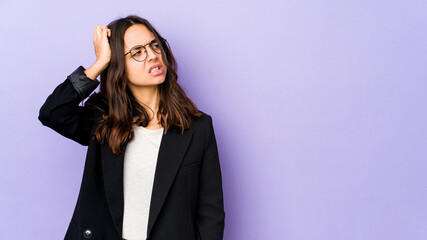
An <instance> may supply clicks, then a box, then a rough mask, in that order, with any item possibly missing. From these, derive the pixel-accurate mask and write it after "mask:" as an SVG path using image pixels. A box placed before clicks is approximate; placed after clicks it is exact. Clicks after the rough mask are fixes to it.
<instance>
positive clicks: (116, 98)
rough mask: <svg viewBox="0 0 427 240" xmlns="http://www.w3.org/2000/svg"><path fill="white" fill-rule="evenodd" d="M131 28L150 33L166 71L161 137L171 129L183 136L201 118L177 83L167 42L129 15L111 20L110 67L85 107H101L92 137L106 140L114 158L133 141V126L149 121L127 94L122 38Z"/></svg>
mask: <svg viewBox="0 0 427 240" xmlns="http://www.w3.org/2000/svg"><path fill="white" fill-rule="evenodd" d="M134 24H143V25H145V26H146V27H147V28H148V30H150V31H151V32H152V33H153V35H154V36H155V38H156V40H157V42H158V43H160V47H161V50H162V59H163V62H164V64H165V65H166V67H167V74H166V78H165V81H164V82H163V83H161V84H159V95H160V102H159V112H158V115H159V116H160V124H161V125H162V127H164V129H165V131H164V134H166V133H167V131H168V130H170V129H171V128H173V127H177V129H178V130H180V131H181V133H183V132H184V130H185V129H188V128H190V126H191V123H192V120H193V118H195V117H200V116H201V115H202V114H201V112H199V110H198V109H197V107H196V105H195V104H194V103H193V101H191V99H189V98H188V97H187V96H186V94H185V92H184V90H183V89H182V87H181V86H180V85H179V84H178V82H177V81H178V75H177V63H176V61H175V58H174V56H173V54H172V51H171V49H170V46H169V43H168V42H167V41H166V39H164V38H163V37H162V36H160V34H159V33H158V32H157V31H156V30H155V29H154V27H153V26H152V25H151V24H150V23H149V22H148V20H146V19H144V18H141V17H139V16H136V15H129V16H127V17H125V18H120V19H117V20H114V21H113V22H111V23H110V24H108V26H107V27H108V28H109V29H110V30H111V37H110V38H109V43H110V48H111V60H110V63H109V65H108V67H107V68H106V69H105V70H104V71H103V72H102V73H101V83H100V91H99V92H98V93H94V94H92V95H91V96H90V98H89V99H88V100H87V101H86V103H85V105H92V106H95V105H94V104H93V102H99V101H97V100H101V102H103V103H104V104H103V105H104V108H102V107H100V106H99V105H97V106H95V107H96V108H97V109H99V110H101V112H102V117H101V119H100V121H99V124H98V125H97V127H96V128H95V130H94V132H93V137H95V138H96V139H97V140H98V141H99V142H101V143H104V140H107V142H108V145H109V146H110V148H111V150H112V152H113V153H114V154H120V153H121V152H122V149H121V146H122V144H123V143H124V142H125V140H126V138H127V137H130V140H131V139H132V138H133V127H132V125H133V124H136V125H138V126H143V127H146V126H147V125H148V123H149V121H150V119H149V115H148V113H147V112H146V111H145V109H144V107H143V106H141V105H140V104H139V103H138V101H136V99H135V97H134V96H133V94H132V92H131V91H130V89H129V87H128V84H127V82H128V79H127V76H126V72H125V57H124V56H123V49H124V34H125V31H126V30H127V29H128V28H129V27H130V26H132V25H134ZM96 99H97V100H96Z"/></svg>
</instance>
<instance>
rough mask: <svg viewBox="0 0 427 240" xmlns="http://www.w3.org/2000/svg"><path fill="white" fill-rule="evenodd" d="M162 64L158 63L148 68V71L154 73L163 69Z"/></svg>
mask: <svg viewBox="0 0 427 240" xmlns="http://www.w3.org/2000/svg"><path fill="white" fill-rule="evenodd" d="M161 68H162V66H161V65H160V63H156V64H154V65H153V66H151V67H150V69H148V73H152V71H153V70H154V71H157V70H159V69H161Z"/></svg>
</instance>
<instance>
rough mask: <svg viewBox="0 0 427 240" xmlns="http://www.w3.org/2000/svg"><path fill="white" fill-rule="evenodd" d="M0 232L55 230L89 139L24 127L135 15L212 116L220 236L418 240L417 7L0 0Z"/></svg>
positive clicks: (421, 48) (425, 9)
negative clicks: (157, 36) (101, 36)
mask: <svg viewBox="0 0 427 240" xmlns="http://www.w3.org/2000/svg"><path fill="white" fill-rule="evenodd" d="M0 9H1V10H0V29H1V33H0V34H1V35H0V36H1V38H0V48H1V49H0V50H1V56H2V57H1V64H0V70H1V72H0V73H1V75H2V79H3V80H2V81H1V82H2V87H1V88H0V100H1V115H0V126H1V142H0V146H1V154H2V157H1V161H2V164H1V168H0V193H1V196H2V197H0V236H1V237H0V238H1V239H62V238H63V237H64V235H65V231H66V227H67V226H68V223H69V221H70V219H71V216H72V213H73V210H74V206H75V203H76V200H77V196H78V191H79V188H80V183H81V177H82V173H83V166H84V159H85V155H86V149H87V148H86V147H83V146H81V145H79V144H77V143H74V142H73V141H71V140H68V139H66V138H64V137H62V136H60V135H59V134H57V133H56V132H54V131H53V130H51V129H49V128H46V127H44V126H42V125H41V123H40V122H39V121H38V120H37V116H38V111H39V109H40V107H41V105H42V104H43V103H44V101H45V100H46V98H47V96H48V95H49V94H50V93H51V92H52V91H53V89H54V88H55V87H56V86H57V85H58V84H59V83H61V82H62V81H64V80H65V78H66V76H67V75H68V74H70V73H71V72H72V71H74V69H76V68H77V67H78V66H79V65H83V66H84V67H86V68H87V67H89V66H90V65H91V64H92V63H93V62H94V60H95V55H94V50H93V45H92V37H93V29H94V27H95V25H97V24H100V25H107V24H108V23H109V22H110V21H112V20H114V19H116V18H117V17H125V16H127V15H128V14H138V15H140V16H142V17H145V18H147V19H148V20H149V21H150V22H151V23H152V24H153V25H154V27H156V28H157V29H158V31H159V32H160V33H161V34H162V35H163V37H165V38H166V39H167V40H168V41H169V43H170V45H171V47H172V50H173V52H174V54H175V56H176V59H177V61H178V64H179V72H178V74H179V80H178V81H179V82H180V84H181V85H182V86H183V87H184V89H185V91H186V92H187V94H188V95H189V97H190V98H191V99H193V100H194V101H195V103H196V105H197V106H198V107H199V108H200V109H201V110H203V111H205V112H207V113H208V114H210V115H211V116H212V117H213V121H214V127H215V133H216V137H217V142H218V148H219V152H220V161H221V167H222V174H223V184H224V197H225V199H224V204H225V208H226V209H225V211H226V228H225V237H224V239H226V240H243V239H244V240H260V239H268V240H270V239H289V240H312V239H316V240H330V239H337V240H342V239H346V240H356V239H358V240H359V239H360V240H365V239H386V240H393V239H399V240H401V239H405V240H406V239H411V240H417V239H427V227H426V226H427V161H426V160H427V106H426V96H427V81H426V80H427V68H426V63H427V45H426V43H427V3H426V1H421V0H420V1H415V0H414V1H390V0H387V1H386V0H383V1H360V0H358V1H338V0H336V1H331V0H326V1H313V0H311V1H310V0H308V1H296V0H295V1H271V0H268V1H247V0H239V1H225V0H223V1H209V2H207V1H206V2H201V1H189V0H185V1H124V2H122V3H120V2H119V1H114V2H111V3H110V2H108V1H83V0H79V1H69V2H58V1H44V0H42V1H25V2H22V1H21V2H19V1H11V0H6V1H5V0H2V1H1V2H0Z"/></svg>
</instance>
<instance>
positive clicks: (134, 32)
mask: <svg viewBox="0 0 427 240" xmlns="http://www.w3.org/2000/svg"><path fill="white" fill-rule="evenodd" d="M154 39H155V37H154V34H153V33H152V32H151V31H150V30H148V28H147V27H146V26H145V25H143V24H134V25H132V26H130V27H129V28H128V29H127V30H126V31H125V35H124V47H125V49H124V50H123V51H124V53H123V54H126V53H127V52H128V51H129V50H130V49H131V48H132V47H133V46H135V45H145V44H147V43H149V42H151V41H152V40H154ZM159 44H160V43H159ZM145 49H146V50H147V57H146V58H145V60H144V61H143V62H138V61H135V60H134V59H133V58H132V56H131V53H129V54H127V55H126V56H125V64H126V74H127V77H128V79H129V82H128V85H129V87H130V88H131V89H132V88H135V87H145V86H153V85H158V84H161V83H163V82H164V81H165V78H166V73H167V68H166V66H165V65H164V63H163V59H162V55H161V53H156V52H155V51H153V49H152V48H151V47H150V46H149V45H146V46H145ZM138 54H144V50H143V49H141V52H140V53H138ZM155 66H158V67H159V68H160V69H159V70H157V71H154V72H151V73H150V69H151V68H153V67H155Z"/></svg>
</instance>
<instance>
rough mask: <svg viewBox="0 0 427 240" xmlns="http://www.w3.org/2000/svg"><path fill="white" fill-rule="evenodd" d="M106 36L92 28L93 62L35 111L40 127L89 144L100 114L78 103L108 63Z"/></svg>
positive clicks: (106, 31) (107, 32)
mask: <svg viewBox="0 0 427 240" xmlns="http://www.w3.org/2000/svg"><path fill="white" fill-rule="evenodd" d="M109 36H111V31H110V29H108V28H107V27H106V26H102V25H97V26H95V30H94V33H93V45H94V48H95V54H96V61H95V63H94V64H93V65H92V66H90V67H89V68H88V69H85V68H84V67H82V66H79V67H78V68H77V69H76V70H75V71H74V72H73V73H71V74H70V75H69V76H68V77H67V79H66V80H65V81H64V82H63V83H61V84H59V85H58V86H57V87H56V88H55V90H54V91H53V93H52V94H50V95H49V97H48V98H47V99H46V102H45V103H44V104H43V106H42V107H41V108H40V112H39V117H38V118H39V120H40V121H41V122H42V124H43V125H45V126H48V127H50V128H52V129H53V130H55V131H56V132H58V133H59V134H61V135H63V136H65V137H67V138H70V139H72V140H74V141H76V142H78V143H80V144H82V145H87V144H88V143H89V138H90V135H91V131H92V129H93V127H94V122H95V121H96V120H97V117H99V113H100V112H96V109H95V108H94V107H89V106H79V103H80V102H81V101H83V100H84V99H85V98H87V97H88V96H89V95H90V93H91V92H93V90H95V88H96V87H97V86H98V85H99V81H98V80H97V79H96V78H97V77H98V76H99V75H100V74H101V72H102V71H104V69H105V68H107V66H108V64H109V62H110V59H111V49H110V45H109V41H108V37H109ZM93 99H95V98H93ZM90 100H91V99H89V100H88V101H90ZM95 105H96V104H95Z"/></svg>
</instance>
